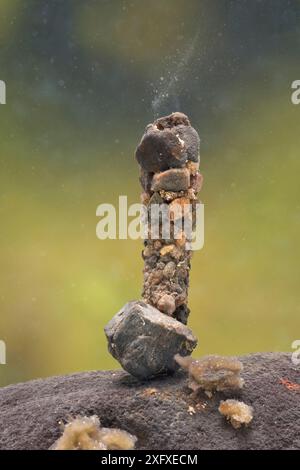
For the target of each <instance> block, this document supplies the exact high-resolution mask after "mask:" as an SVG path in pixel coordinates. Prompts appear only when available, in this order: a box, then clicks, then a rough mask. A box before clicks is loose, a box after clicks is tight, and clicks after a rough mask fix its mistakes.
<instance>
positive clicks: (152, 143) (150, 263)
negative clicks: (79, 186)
mask: <svg viewBox="0 0 300 470" xmlns="http://www.w3.org/2000/svg"><path fill="white" fill-rule="evenodd" d="M199 149H200V139H199V136H198V134H197V132H196V130H195V129H194V128H193V127H192V126H191V124H190V121H189V119H188V117H187V116H185V115H184V114H182V113H173V114H171V115H169V116H166V117H162V118H159V119H157V120H156V121H154V123H153V124H149V125H148V126H147V128H146V131H145V134H144V135H143V137H142V140H141V142H140V144H139V146H138V147H137V150H136V158H137V161H138V163H139V164H140V167H141V174H140V182H141V185H142V188H143V193H142V195H141V200H142V203H143V204H144V205H145V208H146V211H147V222H148V233H147V234H146V237H145V242H144V245H145V247H144V250H143V253H142V256H143V259H144V262H145V266H144V287H143V293H142V296H143V300H144V301H145V302H146V303H149V304H150V305H153V306H154V307H156V308H158V309H159V310H160V311H161V312H163V313H165V314H167V315H170V316H172V317H173V318H175V319H177V320H179V321H181V322H182V323H184V324H186V323H187V318H188V315H189V308H188V306H187V302H188V287H189V270H190V267H191V253H192V252H191V249H190V247H189V245H188V244H189V242H190V241H191V237H192V230H193V229H194V228H195V224H196V204H197V202H198V200H197V194H198V192H199V191H200V189H201V186H202V182H203V177H202V175H201V174H200V173H199V163H200V157H199ZM158 206H159V207H160V208H161V214H159V213H158V212H157V207H158ZM163 220H164V221H167V223H169V232H168V231H167V233H166V231H165V228H163V225H162V221H163ZM165 227H166V226H165Z"/></svg>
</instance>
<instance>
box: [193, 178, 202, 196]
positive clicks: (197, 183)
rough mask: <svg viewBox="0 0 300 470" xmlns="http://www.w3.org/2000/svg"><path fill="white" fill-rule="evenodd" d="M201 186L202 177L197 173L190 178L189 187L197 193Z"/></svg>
mask: <svg viewBox="0 0 300 470" xmlns="http://www.w3.org/2000/svg"><path fill="white" fill-rule="evenodd" d="M202 185H203V176H202V175H201V173H197V174H196V175H193V176H191V187H192V189H193V190H194V191H195V192H196V193H199V191H201V189H202Z"/></svg>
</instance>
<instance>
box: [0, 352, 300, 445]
mask: <svg viewBox="0 0 300 470" xmlns="http://www.w3.org/2000/svg"><path fill="white" fill-rule="evenodd" d="M240 360H241V361H242V363H243V365H244V372H243V377H244V379H245V386H244V388H243V390H241V391H240V392H238V393H234V394H233V393H229V392H228V393H227V392H226V393H221V392H218V393H216V394H215V395H214V396H213V398H211V399H208V398H207V397H206V396H205V394H204V393H200V394H199V395H198V397H197V398H195V397H193V394H191V392H190V391H189V389H188V388H187V385H186V384H187V376H186V374H185V373H182V372H178V373H176V374H175V375H174V376H172V377H160V378H156V379H155V380H152V381H148V382H143V383H141V382H139V381H137V380H136V379H134V378H132V377H130V376H129V375H127V374H126V373H125V372H122V371H104V372H103V371H98V372H85V373H80V374H74V375H70V376H65V377H52V378H48V379H45V380H35V381H32V382H28V383H25V384H18V385H11V386H9V387H6V388H2V389H0V423H1V428H0V449H48V448H49V447H50V446H51V445H52V444H53V443H54V442H55V440H56V439H58V437H59V436H60V434H61V431H60V428H59V425H58V421H60V420H67V418H68V417H69V416H70V415H72V416H76V415H78V414H81V415H87V416H91V415H94V414H95V415H97V416H98V417H99V418H100V420H101V423H102V425H103V426H105V427H114V428H121V429H124V430H126V431H128V432H130V433H131V434H134V435H136V436H137V438H138V441H137V445H136V448H137V449H168V450H172V449H174V450H177V449H183V450H184V449H300V392H299V391H297V388H295V390H292V389H289V387H287V386H286V385H285V384H290V383H299V379H300V369H299V366H298V367H297V366H293V364H292V362H291V355H290V354H283V353H265V354H253V355H250V356H244V357H241V358H240ZM282 379H283V380H282ZM226 398H236V399H239V400H242V401H243V402H245V403H247V404H248V405H250V406H252V407H253V409H254V418H253V421H252V422H251V424H250V425H249V426H248V427H247V428H241V429H234V428H233V427H232V426H231V424H230V423H228V422H226V419H225V418H224V417H222V416H221V414H220V413H219V411H218V407H219V404H220V401H221V400H224V399H226Z"/></svg>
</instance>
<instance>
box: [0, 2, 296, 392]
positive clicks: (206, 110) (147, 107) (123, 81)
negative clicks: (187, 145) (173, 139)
mask: <svg viewBox="0 0 300 470" xmlns="http://www.w3.org/2000/svg"><path fill="white" fill-rule="evenodd" d="M26 3H28V5H29V6H28V8H29V11H27V10H26V9H24V7H23V6H22V5H21V2H18V1H10V2H5V1H4V2H1V7H0V10H2V13H3V15H4V16H5V15H6V18H7V21H6V22H4V23H3V24H5V25H6V28H4V26H3V28H2V29H1V37H2V42H3V44H4V47H3V49H2V56H1V59H0V60H1V69H0V71H1V73H0V75H1V74H2V76H0V79H3V80H5V81H6V83H7V90H8V96H7V104H6V105H2V106H1V107H0V122H1V142H0V214H1V231H0V260H1V263H0V280H1V281H0V339H2V340H4V341H5V342H6V348H7V364H6V365H0V385H6V384H9V383H12V382H18V381H23V380H27V379H31V378H35V377H44V376H49V375H53V374H65V373H70V372H74V371H80V370H86V369H98V368H101V369H106V368H115V367H117V366H118V365H117V363H116V362H115V361H114V360H113V359H112V358H111V357H110V356H109V354H108V353H107V350H106V342H105V338H104V334H103V327H104V325H105V324H106V323H107V321H108V320H109V319H110V318H111V317H112V316H113V315H114V314H115V313H116V312H117V311H118V310H119V309H120V308H121V307H122V306H123V304H124V303H126V302H127V301H128V300H131V299H136V298H139V296H140V291H141V283H142V275H141V271H142V267H143V263H142V259H141V257H140V251H141V248H142V243H141V242H140V241H132V240H109V241H108V240H105V241H100V240H98V239H97V238H96V234H95V230H96V223H97V217H96V215H95V214H96V207H97V206H98V204H100V203H103V202H111V203H116V202H117V201H118V196H119V195H128V200H129V202H138V197H139V192H140V187H139V182H138V167H137V164H136V163H135V161H134V158H133V153H134V149H135V146H136V144H137V142H138V140H139V138H140V137H141V134H142V132H143V128H144V125H145V124H147V123H148V122H150V121H151V120H152V119H153V112H152V110H151V100H152V97H153V96H152V94H151V93H152V91H151V90H152V88H151V86H150V85H149V82H150V81H151V80H155V79H156V80H158V81H159V80H160V76H164V77H165V79H169V78H168V74H166V73H165V74H164V72H161V70H164V67H165V56H166V54H168V55H170V56H172V53H174V54H175V56H176V49H177V48H178V47H179V48H180V47H182V49H183V50H184V45H185V42H188V41H190V40H192V37H193V36H194V33H193V34H191V33H190V31H194V30H195V27H196V26H197V27H199V28H200V38H199V39H198V41H199V42H198V43H197V46H196V50H195V56H194V59H193V60H192V65H191V66H190V67H191V68H190V69H188V73H189V74H190V76H189V75H187V77H186V79H185V81H184V85H183V86H181V87H180V88H179V90H176V94H177V96H178V97H179V101H178V103H179V104H178V103H177V105H179V106H180V109H178V110H181V111H183V112H186V113H187V114H189V115H190V117H191V119H192V124H193V125H194V127H196V128H197V130H198V131H199V133H200V135H201V137H202V151H201V172H202V173H203V175H204V178H205V180H204V188H203V190H202V193H201V200H202V201H203V202H204V204H205V246H204V249H203V250H202V251H199V252H195V254H194V258H193V262H192V270H191V287H190V307H191V311H192V312H191V316H190V326H191V328H192V329H193V331H194V332H195V334H196V335H197V336H198V338H199V346H198V349H197V351H196V353H197V354H199V355H200V354H206V353H220V354H243V353H247V352H252V351H291V343H292V341H294V340H295V339H299V338H300V321H299V314H300V302H299V301H300V294H299V264H300V248H299V233H300V202H299V201H300V189H299V172H300V159H299V145H300V138H299V120H300V106H299V107H297V106H294V105H292V104H291V100H290V94H291V91H290V84H291V82H292V81H293V80H295V79H297V78H299V77H298V76H297V73H298V69H297V67H296V65H297V64H296V57H295V55H294V54H293V50H292V47H295V44H297V43H298V42H299V32H297V30H296V29H295V28H294V26H293V25H294V23H293V21H292V19H291V20H289V18H293V16H292V14H291V13H290V12H289V10H288V9H287V12H288V13H287V20H286V21H287V26H285V24H284V25H283V26H282V25H281V23H280V21H281V20H280V18H281V17H282V15H281V13H280V11H278V18H277V17H276V13H273V14H274V15H275V19H274V23H272V21H271V20H270V19H269V23H268V22H265V23H264V24H263V25H260V24H259V23H257V21H254V19H255V11H254V12H253V11H252V9H251V8H254V7H251V6H250V3H251V2H249V8H250V10H251V12H253V17H252V16H251V15H249V17H248V18H247V19H245V17H244V15H241V12H240V11H238V10H237V11H234V15H235V19H236V23H234V22H233V21H232V23H230V22H229V23H228V22H227V26H226V27H224V24H223V23H224V21H223V20H224V15H227V13H226V9H225V8H223V7H222V6H220V4H219V6H218V3H217V2H215V4H214V7H212V6H211V4H212V3H213V2H203V3H202V2H196V1H195V2H194V1H191V2H190V4H191V7H190V9H189V10H188V11H187V10H185V9H184V8H183V6H182V5H183V4H182V3H181V2H177V1H175V2H173V1H172V2H166V4H167V3H169V9H168V8H167V7H162V6H160V5H159V3H156V2H154V3H153V7H152V8H153V15H152V19H149V15H148V14H147V9H146V8H145V6H146V4H145V2H138V3H137V2H133V4H134V5H135V8H134V9H130V8H129V9H127V10H122V2H120V3H119V8H117V7H116V6H109V4H108V2H104V3H105V7H104V8H103V9H100V8H99V6H95V5H96V3H95V2H76V6H75V5H74V3H73V4H72V3H71V2H65V5H66V6H65V8H67V9H66V10H64V12H62V11H60V10H59V7H58V6H56V8H58V10H56V11H54V10H55V9H53V8H54V7H53V6H52V7H51V8H50V11H49V10H47V9H46V10H45V12H44V10H43V9H42V8H37V6H36V5H37V4H36V3H35V6H34V2H32V1H29V2H26ZM43 3H44V2H41V4H43ZM115 3H116V4H118V2H115ZM200 3H201V6H199V4H200ZM266 3H268V2H266ZM53 4H55V2H53ZM84 4H85V5H84ZM171 4H172V5H173V6H172V8H171V7H170V5H171ZM72 5H73V6H72ZM141 5H143V7H142V6H141ZM30 8H31V10H30ZM170 8H171V9H170ZM270 8H271V5H270ZM295 8H296V6H295ZM30 11H31V13H32V12H33V11H34V12H35V14H34V15H32V14H29V13H30ZM122 11H123V13H122ZM170 12H171V13H170ZM63 13H64V14H66V15H67V16H66V17H65V16H64V14H63ZM204 13H205V19H206V21H204V20H203V15H204ZM261 14H262V15H265V18H267V17H268V8H267V7H264V10H263V12H261ZM289 14H290V15H291V16H290V17H289V16H288V15H289ZM3 15H2V16H3ZM68 15H69V17H71V18H72V19H73V23H72V28H73V29H72V28H71V31H70V30H68V29H67V28H68V27H69V26H67V19H65V20H64V18H67V17H68ZM170 15H172V18H174V21H175V23H174V22H171V23H169V22H166V18H169V16H170ZM197 15H198V16H197ZM195 17H196V18H198V20H197V21H196V20H195ZM59 18H60V20H59ZM263 18H264V16H263ZM179 19H180V20H181V21H179ZM1 21H2V20H1ZM45 21H46V23H45ZM242 21H245V22H246V26H247V27H245V25H244V26H243V23H242ZM289 21H291V23H288V22H289ZM11 22H12V24H11ZM277 22H278V24H277ZM157 23H159V24H158V25H157ZM182 23H183V25H182ZM176 24H177V26H176ZM235 24H238V25H239V24H240V27H239V30H238V31H236V26H235ZM49 25H52V26H51V27H50V26H49ZM45 28H46V32H48V31H49V34H48V33H47V34H46V33H45ZM47 28H48V29H47ZM51 28H52V29H53V31H54V32H55V34H54V33H53V31H52V29H51ZM109 28H110V29H109ZM255 28H256V30H255ZM51 31H52V33H53V34H50V33H51ZM66 31H67V32H66ZM216 32H219V33H220V34H221V36H222V39H220V40H218V39H215V41H216V42H214V43H213V44H212V43H211V38H212V37H213V38H216V37H218V36H216ZM158 34H159V37H157V35H158ZM137 35H138V37H139V42H137V43H136V37H137ZM172 37H173V38H175V39H174V44H173V46H170V38H172ZM180 37H181V39H180ZM55 38H56V39H55ZM182 38H183V39H182ZM236 38H239V39H240V43H241V44H242V45H243V47H244V50H246V51H247V57H248V59H247V60H245V57H244V52H241V50H240V49H239V44H237V41H236ZM68 40H69V42H70V43H71V44H70V45H68V42H67V41H68ZM59 41H61V42H59ZM149 41H150V43H151V41H152V43H151V47H148V46H149ZM153 41H154V43H153ZM59 44H60V46H59ZM279 45H281V46H280V47H279ZM257 48H261V49H259V52H257V51H256V49H257ZM203 51H204V52H205V54H204V53H203ZM75 56H76V57H77V59H76V60H75V59H74V57H75ZM203 56H204V58H203ZM200 59H201V60H200ZM203 62H204V65H203ZM209 64H211V70H209ZM224 64H225V65H224ZM172 66H173V64H172ZM174 70H175V72H174V73H176V64H175V66H174ZM201 77H202V78H201ZM189 85H190V87H189ZM168 106H169V107H168ZM175 106H176V102H175V101H174V103H170V104H169V105H166V109H162V112H164V111H165V110H166V111H175V110H177V109H176V108H175ZM169 108H170V109H169Z"/></svg>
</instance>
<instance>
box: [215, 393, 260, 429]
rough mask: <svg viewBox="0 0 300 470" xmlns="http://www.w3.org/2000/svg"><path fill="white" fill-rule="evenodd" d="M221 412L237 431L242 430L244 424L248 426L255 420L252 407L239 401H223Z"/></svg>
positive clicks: (220, 407)
mask: <svg viewBox="0 0 300 470" xmlns="http://www.w3.org/2000/svg"><path fill="white" fill-rule="evenodd" d="M219 412H220V413H221V415H223V416H225V417H226V419H227V420H228V421H230V423H231V424H232V426H233V427H234V428H235V429H238V428H240V427H241V426H242V425H243V424H244V425H245V426H247V425H248V424H249V423H251V421H252V419H253V408H252V406H249V405H246V403H244V402H242V401H238V400H225V401H221V403H220V406H219Z"/></svg>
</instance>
